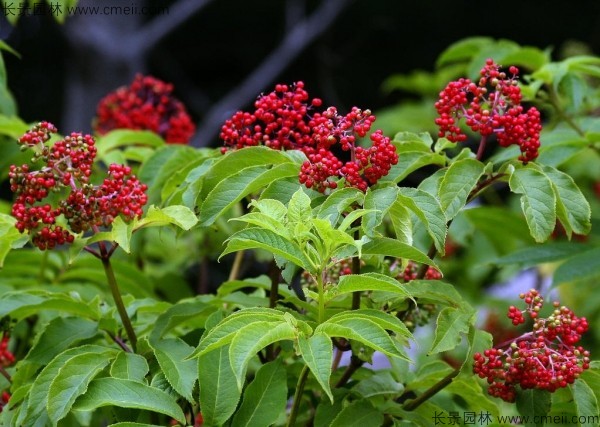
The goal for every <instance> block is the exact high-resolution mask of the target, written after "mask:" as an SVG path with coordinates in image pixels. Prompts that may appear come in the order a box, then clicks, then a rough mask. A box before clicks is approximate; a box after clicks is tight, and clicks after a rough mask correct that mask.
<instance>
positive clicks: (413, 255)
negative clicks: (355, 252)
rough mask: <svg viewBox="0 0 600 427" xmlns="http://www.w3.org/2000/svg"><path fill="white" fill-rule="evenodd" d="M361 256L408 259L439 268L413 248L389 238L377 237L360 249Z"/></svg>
mask: <svg viewBox="0 0 600 427" xmlns="http://www.w3.org/2000/svg"><path fill="white" fill-rule="evenodd" d="M362 254H363V255H384V256H391V257H394V258H405V259H410V260H413V261H416V262H418V263H421V264H427V265H431V266H433V267H434V268H436V269H438V270H439V267H438V266H437V265H436V264H435V263H434V262H433V261H432V260H431V259H430V258H429V257H428V256H427V255H425V254H424V253H423V252H421V251H420V250H418V249H417V248H415V247H414V246H410V245H407V244H406V243H402V242H399V241H398V240H395V239H390V238H389V237H379V238H377V239H376V240H372V241H370V242H368V243H365V244H364V245H363V247H362Z"/></svg>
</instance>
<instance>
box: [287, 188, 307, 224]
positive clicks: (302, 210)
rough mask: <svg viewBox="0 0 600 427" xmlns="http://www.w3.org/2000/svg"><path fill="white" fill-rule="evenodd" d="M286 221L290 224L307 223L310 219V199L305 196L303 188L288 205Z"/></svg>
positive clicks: (293, 196)
mask: <svg viewBox="0 0 600 427" xmlns="http://www.w3.org/2000/svg"><path fill="white" fill-rule="evenodd" d="M287 217H288V221H289V222H291V223H297V222H303V223H307V222H309V221H310V219H311V208H310V197H308V196H307V195H306V193H305V192H304V190H303V188H302V187H301V188H299V189H298V190H297V191H296V192H295V193H294V194H293V195H292V198H291V199H290V202H289V203H288V213H287Z"/></svg>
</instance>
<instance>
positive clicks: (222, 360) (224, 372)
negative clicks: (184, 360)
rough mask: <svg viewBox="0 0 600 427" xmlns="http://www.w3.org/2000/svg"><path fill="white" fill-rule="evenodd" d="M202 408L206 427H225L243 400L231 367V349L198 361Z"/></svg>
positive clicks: (224, 347)
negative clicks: (217, 426)
mask: <svg viewBox="0 0 600 427" xmlns="http://www.w3.org/2000/svg"><path fill="white" fill-rule="evenodd" d="M198 374H199V375H198V381H199V383H200V407H201V408H202V416H203V418H204V423H205V424H206V425H209V426H212V425H219V426H220V425H223V424H224V423H225V421H227V420H228V419H229V418H230V417H231V415H232V414H233V412H234V411H235V408H236V407H237V404H238V401H239V400H240V396H241V391H240V390H239V389H238V387H237V381H236V379H235V375H234V373H233V369H232V368H231V363H229V346H228V345H226V346H223V347H221V348H218V349H217V350H215V351H211V352H208V353H205V354H203V355H202V356H200V357H199V358H198Z"/></svg>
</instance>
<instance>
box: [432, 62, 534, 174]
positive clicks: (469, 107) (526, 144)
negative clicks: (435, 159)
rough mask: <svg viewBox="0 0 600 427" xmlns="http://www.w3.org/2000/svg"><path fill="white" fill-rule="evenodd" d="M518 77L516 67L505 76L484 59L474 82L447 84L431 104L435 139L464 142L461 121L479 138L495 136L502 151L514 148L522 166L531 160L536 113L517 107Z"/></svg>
mask: <svg viewBox="0 0 600 427" xmlns="http://www.w3.org/2000/svg"><path fill="white" fill-rule="evenodd" d="M518 74H519V70H518V68H517V67H514V66H513V67H510V68H509V69H508V74H507V73H506V72H504V71H501V70H500V66H499V65H497V64H496V63H495V62H494V61H493V60H492V59H488V60H487V61H486V64H485V66H484V67H483V68H482V69H481V72H480V78H479V81H478V82H476V83H475V82H472V81H471V80H469V79H466V78H461V79H459V80H457V81H453V82H450V83H449V84H448V85H447V86H446V87H445V88H444V90H443V91H441V92H440V97H439V100H438V101H437V102H436V103H435V108H436V109H437V112H438V115H439V117H438V118H437V119H436V120H435V123H436V124H437V125H438V127H439V136H440V137H446V138H448V140H450V141H452V142H460V141H465V140H466V139H467V135H465V134H464V132H463V131H462V129H461V128H460V126H459V124H460V122H461V120H464V123H465V124H466V125H467V126H469V127H470V128H471V130H473V132H477V133H479V134H480V135H481V136H482V137H487V136H489V135H492V134H496V138H497V140H498V144H500V146H502V147H508V146H510V145H513V144H515V145H518V146H519V147H520V149H521V155H520V156H519V160H521V161H522V162H523V163H527V162H530V161H532V160H534V159H535V158H536V157H537V156H538V149H539V147H540V131H541V129H542V126H541V120H540V112H539V111H538V110H537V109H536V108H535V107H531V108H530V109H528V110H527V111H525V110H524V108H523V107H522V106H521V99H522V96H521V89H520V88H519V86H518V83H517V76H518Z"/></svg>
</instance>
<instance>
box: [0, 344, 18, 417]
mask: <svg viewBox="0 0 600 427" xmlns="http://www.w3.org/2000/svg"><path fill="white" fill-rule="evenodd" d="M9 339H10V337H9V336H8V335H7V334H6V333H5V334H4V335H3V336H2V340H1V341H0V366H2V367H6V366H10V365H12V364H13V363H14V362H15V356H14V355H13V354H12V352H11V351H10V350H9V349H8V341H9ZM9 399H10V394H8V392H6V391H3V392H2V394H1V395H0V412H2V409H3V408H4V406H5V405H6V404H7V403H8V400H9Z"/></svg>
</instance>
